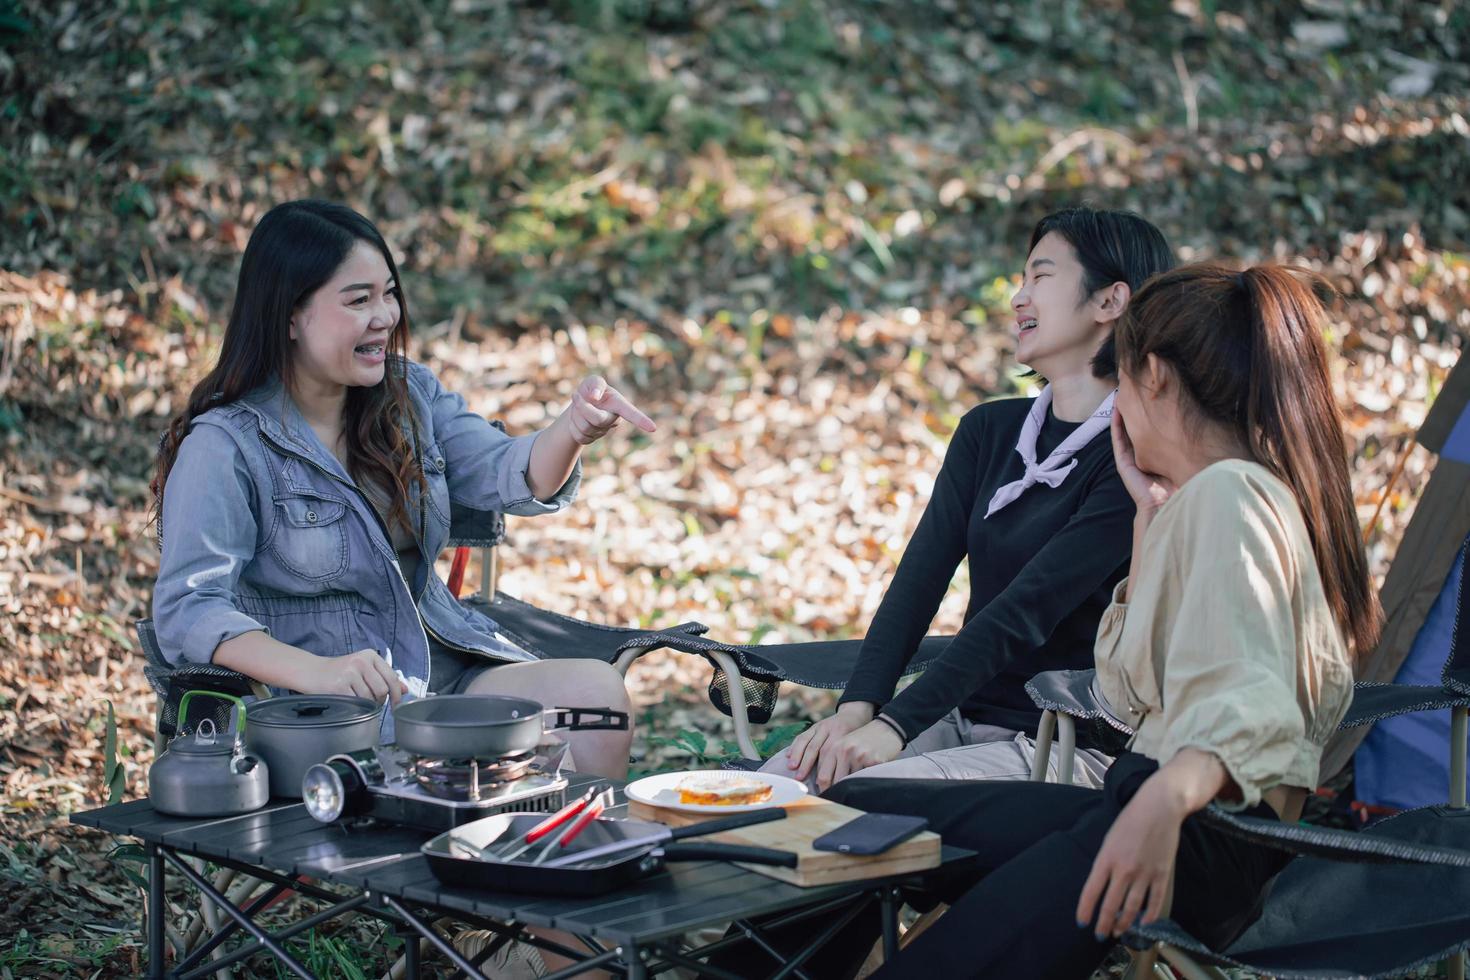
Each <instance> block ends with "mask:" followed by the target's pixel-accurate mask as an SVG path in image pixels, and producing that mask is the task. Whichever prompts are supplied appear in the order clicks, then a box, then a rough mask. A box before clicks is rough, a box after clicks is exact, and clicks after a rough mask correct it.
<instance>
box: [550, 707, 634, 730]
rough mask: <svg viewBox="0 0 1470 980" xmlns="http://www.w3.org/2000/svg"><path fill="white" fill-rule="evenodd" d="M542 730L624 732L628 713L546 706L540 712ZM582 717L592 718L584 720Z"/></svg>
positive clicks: (606, 709) (608, 709) (604, 709)
mask: <svg viewBox="0 0 1470 980" xmlns="http://www.w3.org/2000/svg"><path fill="white" fill-rule="evenodd" d="M542 716H543V718H545V721H543V722H542V729H543V730H544V731H548V732H549V731H559V730H565V731H569V732H599V731H609V732H626V731H627V730H628V713H627V712H626V711H614V710H613V709H611V708H547V709H546V711H545V712H543V713H542ZM584 718H590V719H593V720H592V721H584V720H583V719H584Z"/></svg>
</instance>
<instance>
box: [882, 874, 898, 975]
mask: <svg viewBox="0 0 1470 980" xmlns="http://www.w3.org/2000/svg"><path fill="white" fill-rule="evenodd" d="M878 900H879V902H880V903H881V906H882V911H881V912H880V913H879V914H880V915H881V916H882V919H883V962H884V963H891V962H893V958H894V957H895V956H897V955H898V910H899V908H900V906H901V904H902V903H901V902H899V900H898V889H897V888H885V889H883V891H882V892H880V893H879V895H878Z"/></svg>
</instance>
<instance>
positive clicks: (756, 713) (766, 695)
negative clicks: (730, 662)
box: [709, 664, 781, 725]
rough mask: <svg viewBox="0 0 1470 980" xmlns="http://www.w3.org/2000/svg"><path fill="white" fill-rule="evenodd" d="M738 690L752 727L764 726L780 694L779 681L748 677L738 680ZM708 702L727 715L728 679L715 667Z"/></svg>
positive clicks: (728, 701)
mask: <svg viewBox="0 0 1470 980" xmlns="http://www.w3.org/2000/svg"><path fill="white" fill-rule="evenodd" d="M740 690H741V691H743V692H744V693H745V711H746V716H747V717H748V718H749V719H750V723H751V724H752V725H764V724H765V723H766V722H768V721H770V720H771V715H772V714H773V713H774V712H775V710H776V696H777V694H778V693H780V690H781V683H780V681H762V680H755V679H754V678H750V677H741V678H740ZM709 700H710V703H711V704H713V705H714V706H715V707H716V708H718V709H719V710H720V711H721V712H723V713H724V714H727V715H731V714H732V712H731V710H730V678H729V677H728V676H727V675H726V674H725V672H724V671H723V670H721V669H720V667H719V665H718V664H716V665H715V675H714V677H713V678H711V680H710V682H709ZM732 716H733V715H732Z"/></svg>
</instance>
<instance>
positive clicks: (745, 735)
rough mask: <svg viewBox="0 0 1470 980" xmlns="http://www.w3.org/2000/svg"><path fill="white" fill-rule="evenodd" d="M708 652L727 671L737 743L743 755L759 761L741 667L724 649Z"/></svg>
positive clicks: (731, 715) (731, 716) (726, 683)
mask: <svg viewBox="0 0 1470 980" xmlns="http://www.w3.org/2000/svg"><path fill="white" fill-rule="evenodd" d="M708 653H709V656H710V657H711V658H712V659H713V660H714V661H715V663H717V664H719V666H720V669H721V670H723V671H724V672H725V686H726V688H727V691H728V694H729V698H730V720H732V721H733V722H735V744H737V745H739V746H740V754H741V755H743V756H745V757H746V758H747V759H753V760H755V761H756V762H759V761H760V758H761V754H760V750H759V749H757V748H756V747H755V742H754V741H752V740H751V737H750V715H749V713H748V709H747V708H746V705H745V687H744V686H743V685H742V684H741V683H740V682H741V679H742V678H741V675H740V667H739V665H738V664H736V663H735V658H734V657H732V656H730V655H729V654H728V653H726V652H725V651H723V650H710V651H709V652H708Z"/></svg>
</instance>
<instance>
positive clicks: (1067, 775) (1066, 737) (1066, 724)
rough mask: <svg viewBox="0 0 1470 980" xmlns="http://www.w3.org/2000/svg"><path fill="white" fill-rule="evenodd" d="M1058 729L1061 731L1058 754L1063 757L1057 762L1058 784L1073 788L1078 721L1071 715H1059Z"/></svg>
mask: <svg viewBox="0 0 1470 980" xmlns="http://www.w3.org/2000/svg"><path fill="white" fill-rule="evenodd" d="M1057 728H1058V729H1059V730H1060V731H1059V735H1060V738H1059V739H1058V742H1057V754H1058V755H1060V756H1061V758H1060V759H1058V760H1057V782H1059V783H1061V784H1062V785H1063V786H1071V785H1072V767H1073V764H1074V763H1075V762H1076V761H1077V719H1076V718H1073V717H1072V716H1071V715H1065V714H1064V715H1058V716H1057Z"/></svg>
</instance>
